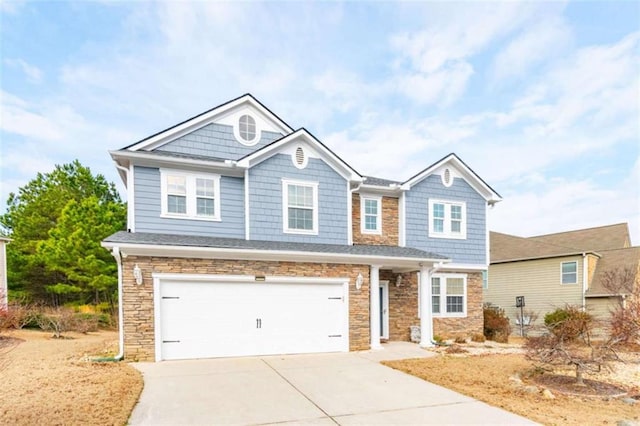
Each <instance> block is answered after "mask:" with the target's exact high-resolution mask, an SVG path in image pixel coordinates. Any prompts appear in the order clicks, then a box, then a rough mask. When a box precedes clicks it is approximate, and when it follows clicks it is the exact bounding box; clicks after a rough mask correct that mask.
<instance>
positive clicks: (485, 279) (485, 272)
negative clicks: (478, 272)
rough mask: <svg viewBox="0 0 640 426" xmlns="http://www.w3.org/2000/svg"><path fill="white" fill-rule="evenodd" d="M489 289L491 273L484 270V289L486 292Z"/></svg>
mask: <svg viewBox="0 0 640 426" xmlns="http://www.w3.org/2000/svg"><path fill="white" fill-rule="evenodd" d="M488 288H489V271H488V270H486V269H485V270H484V271H482V289H483V290H486V289H488Z"/></svg>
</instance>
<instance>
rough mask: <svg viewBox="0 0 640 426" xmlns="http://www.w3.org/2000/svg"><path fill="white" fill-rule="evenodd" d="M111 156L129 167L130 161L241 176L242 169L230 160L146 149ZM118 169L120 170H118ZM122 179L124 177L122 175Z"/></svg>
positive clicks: (119, 152) (118, 162)
mask: <svg viewBox="0 0 640 426" xmlns="http://www.w3.org/2000/svg"><path fill="white" fill-rule="evenodd" d="M109 154H110V155H111V158H112V159H113V160H114V161H115V162H116V163H117V164H119V165H121V166H123V167H127V168H128V167H129V165H130V164H131V163H133V164H135V165H137V166H148V167H167V168H171V167H176V166H178V167H191V168H196V169H198V168H199V169H206V170H207V171H209V172H222V173H224V174H225V175H232V176H235V175H238V176H242V175H243V173H244V169H243V168H242V167H240V166H238V164H237V162H235V161H232V160H224V161H214V160H204V159H196V158H182V157H172V156H160V155H156V154H153V153H150V152H146V151H121V150H119V151H109ZM119 171H120V170H119ZM121 177H123V175H122V173H121ZM123 179H124V177H123Z"/></svg>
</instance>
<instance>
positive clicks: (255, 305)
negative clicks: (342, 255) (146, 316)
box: [160, 281, 348, 359]
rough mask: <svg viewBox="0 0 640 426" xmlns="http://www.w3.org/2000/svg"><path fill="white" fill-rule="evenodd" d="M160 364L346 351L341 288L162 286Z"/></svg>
mask: <svg viewBox="0 0 640 426" xmlns="http://www.w3.org/2000/svg"><path fill="white" fill-rule="evenodd" d="M160 290H161V296H162V297H163V298H162V300H161V304H160V309H161V314H160V317H161V319H160V326H161V338H162V340H163V343H162V349H161V350H162V359H186V358H207V357H225V356H246V355H272V354H287V353H308V352H335V351H343V350H346V346H347V343H346V342H348V336H346V331H345V330H346V328H347V321H348V320H347V311H348V310H347V309H346V306H345V304H346V301H345V300H344V289H343V286H342V285H335V284H315V283H311V284H306V283H305V284H295V283H292V284H288V283H287V284H273V283H219V282H215V283H208V282H180V281H176V282H163V283H162V284H161V287H160Z"/></svg>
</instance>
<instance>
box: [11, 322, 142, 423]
mask: <svg viewBox="0 0 640 426" xmlns="http://www.w3.org/2000/svg"><path fill="white" fill-rule="evenodd" d="M67 334H68V335H69V336H70V337H73V338H72V339H52V338H51V333H50V332H41V331H31V330H19V331H15V332H12V333H11V336H10V337H13V338H17V339H21V340H23V341H22V342H18V344H17V345H13V346H10V347H9V346H8V347H6V348H5V349H8V350H4V351H0V376H1V377H2V404H1V405H0V419H2V423H3V424H11V425H33V424H38V425H71V424H73V425H80V424H81V425H123V424H126V422H127V420H128V418H129V415H130V414H131V410H132V409H133V406H134V405H135V403H136V402H137V400H138V397H139V395H140V392H141V391H142V386H143V382H142V377H141V375H140V373H139V372H138V371H137V370H135V369H134V368H133V367H131V366H129V365H127V364H126V363H95V362H91V361H90V359H91V357H93V356H105V355H106V354H108V353H111V354H113V353H115V349H116V347H117V339H118V335H117V333H115V332H106V331H101V332H98V333H91V334H87V335H85V334H76V333H67Z"/></svg>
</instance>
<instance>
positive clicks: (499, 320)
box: [483, 304, 511, 343]
mask: <svg viewBox="0 0 640 426" xmlns="http://www.w3.org/2000/svg"><path fill="white" fill-rule="evenodd" d="M483 314H484V336H485V337H486V338H487V339H488V340H493V341H495V342H499V343H507V342H508V341H509V334H511V325H510V324H509V317H507V316H506V315H505V313H504V309H501V308H499V307H497V306H492V305H490V304H485V305H484V307H483Z"/></svg>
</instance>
